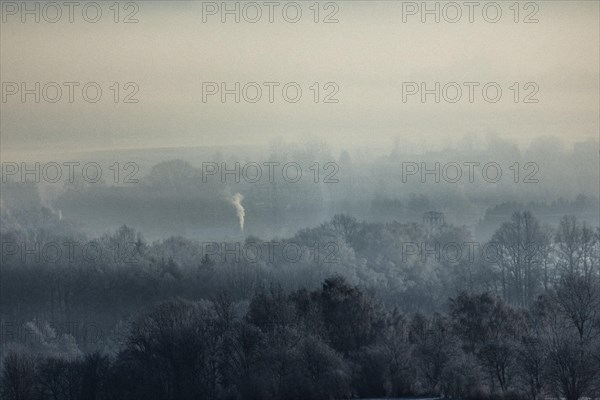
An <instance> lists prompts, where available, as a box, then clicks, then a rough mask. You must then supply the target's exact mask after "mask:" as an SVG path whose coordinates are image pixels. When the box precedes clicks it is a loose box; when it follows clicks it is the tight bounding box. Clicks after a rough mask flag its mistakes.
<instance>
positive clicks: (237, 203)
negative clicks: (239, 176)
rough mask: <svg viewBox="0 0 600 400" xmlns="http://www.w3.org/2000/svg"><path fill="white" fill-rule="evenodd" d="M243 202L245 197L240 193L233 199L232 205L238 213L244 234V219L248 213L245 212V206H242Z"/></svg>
mask: <svg viewBox="0 0 600 400" xmlns="http://www.w3.org/2000/svg"><path fill="white" fill-rule="evenodd" d="M242 200H244V196H242V195H241V194H240V193H236V194H234V195H233V196H232V197H231V204H233V206H234V207H235V212H236V213H237V216H238V219H239V220H240V229H241V230H242V232H243V231H244V217H245V216H246V211H245V210H244V206H242Z"/></svg>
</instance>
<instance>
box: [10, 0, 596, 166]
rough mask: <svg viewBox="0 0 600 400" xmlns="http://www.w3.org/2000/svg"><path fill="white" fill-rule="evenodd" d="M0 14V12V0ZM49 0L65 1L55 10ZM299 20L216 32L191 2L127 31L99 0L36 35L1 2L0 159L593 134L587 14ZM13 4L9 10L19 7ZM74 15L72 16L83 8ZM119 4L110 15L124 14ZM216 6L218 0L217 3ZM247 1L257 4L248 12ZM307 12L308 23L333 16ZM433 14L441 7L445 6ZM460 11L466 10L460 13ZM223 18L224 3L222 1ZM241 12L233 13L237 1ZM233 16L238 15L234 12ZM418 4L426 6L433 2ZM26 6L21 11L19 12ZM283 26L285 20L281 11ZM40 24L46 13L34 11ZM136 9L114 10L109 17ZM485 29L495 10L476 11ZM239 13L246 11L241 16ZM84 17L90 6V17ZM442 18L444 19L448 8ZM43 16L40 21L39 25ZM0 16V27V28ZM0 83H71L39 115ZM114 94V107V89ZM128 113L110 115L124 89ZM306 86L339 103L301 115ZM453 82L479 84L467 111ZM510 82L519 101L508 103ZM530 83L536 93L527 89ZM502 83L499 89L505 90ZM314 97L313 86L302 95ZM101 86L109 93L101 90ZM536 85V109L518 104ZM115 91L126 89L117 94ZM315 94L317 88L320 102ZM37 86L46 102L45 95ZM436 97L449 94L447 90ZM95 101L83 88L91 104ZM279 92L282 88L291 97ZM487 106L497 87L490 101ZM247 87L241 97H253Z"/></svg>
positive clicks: (387, 7)
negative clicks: (279, 143)
mask: <svg viewBox="0 0 600 400" xmlns="http://www.w3.org/2000/svg"><path fill="white" fill-rule="evenodd" d="M5 3H6V2H5ZM58 3H59V4H60V3H62V2H58ZM299 3H300V7H301V9H302V17H301V19H300V21H299V22H298V23H290V22H286V21H285V19H284V18H283V15H282V9H283V5H285V4H287V2H280V5H279V6H278V7H276V8H275V10H274V14H273V18H274V22H273V23H269V22H268V19H269V16H268V11H269V9H268V7H267V6H264V5H263V6H261V9H262V12H263V15H262V18H261V19H260V21H259V22H257V23H249V22H245V21H244V18H243V15H242V16H241V22H240V23H235V22H233V16H228V22H226V23H222V22H221V21H220V14H219V13H217V15H205V17H206V18H207V22H206V23H205V22H203V6H204V7H207V6H209V5H207V4H204V5H203V3H202V2H199V1H198V2H195V1H186V2H168V3H167V2H162V1H152V2H150V1H147V2H138V3H137V5H138V7H139V10H138V11H137V13H136V15H135V18H137V19H138V20H139V22H138V23H132V24H124V23H122V22H120V23H115V22H114V21H113V18H114V13H113V10H111V9H109V5H110V4H112V2H107V3H102V12H103V14H102V18H101V19H100V21H99V22H97V23H88V22H86V21H85V20H84V19H83V18H82V12H81V9H80V8H79V9H75V11H74V22H73V23H69V21H68V9H67V8H66V7H65V8H64V9H63V10H62V11H63V15H62V17H61V19H60V20H59V21H58V22H56V23H48V22H46V21H44V19H43V18H41V21H40V23H35V22H34V21H33V17H32V16H28V17H27V18H29V20H28V21H27V22H26V23H22V22H21V21H20V14H19V11H18V10H17V14H16V15H12V10H10V9H9V11H10V12H7V11H5V10H6V4H4V5H3V11H4V12H3V15H2V17H3V22H2V24H1V31H0V37H1V39H0V44H1V80H2V82H3V96H5V97H6V102H3V103H1V107H2V110H1V111H2V112H1V122H0V124H1V126H0V127H1V147H2V149H1V150H2V154H3V155H5V156H6V155H8V154H17V153H20V152H23V151H28V150H35V151H44V152H54V151H62V150H80V149H94V148H104V149H106V148H108V149H118V148H128V147H162V146H201V145H226V144H250V143H254V144H262V143H267V142H268V141H269V140H271V139H272V138H275V137H280V138H284V139H286V140H292V141H293V140H294V139H297V138H300V137H303V136H305V135H311V136H319V137H323V138H324V139H325V140H326V141H328V142H331V143H333V144H337V145H340V146H357V145H370V146H377V147H385V146H391V145H392V143H393V142H394V138H399V140H400V142H401V143H402V141H406V143H421V142H422V143H436V142H441V143H453V142H458V141H460V139H461V138H462V137H463V135H464V134H466V133H474V134H486V133H489V132H496V133H497V134H498V135H500V136H503V137H506V138H510V139H514V140H518V141H520V142H521V143H527V142H528V141H529V140H531V139H533V138H534V137H538V136H543V135H556V136H558V137H560V138H562V139H563V140H565V141H572V140H584V139H587V138H597V137H598V132H599V130H600V126H599V118H600V117H599V107H600V105H599V91H600V85H599V75H600V70H599V58H600V56H599V48H600V43H599V40H600V39H599V38H600V32H599V2H597V1H583V2H575V1H548V2H544V1H539V2H537V3H535V4H537V6H538V8H539V10H538V11H537V12H536V14H535V16H534V18H537V19H538V20H539V22H538V23H531V24H526V23H523V22H522V20H523V19H524V18H525V17H526V16H527V15H528V14H530V13H532V12H534V11H536V10H535V8H534V7H533V6H528V8H527V9H525V4H526V3H525V2H522V3H520V7H519V8H520V13H519V21H520V22H519V23H515V22H514V18H515V15H514V10H512V9H510V8H509V7H511V5H513V3H514V2H512V1H509V2H499V3H500V6H501V9H502V17H501V18H500V20H499V22H497V23H490V22H487V21H486V20H485V19H484V17H483V12H482V8H483V5H485V4H487V3H490V2H480V6H479V7H477V8H475V10H474V14H473V17H474V22H473V23H470V22H469V15H468V14H469V9H468V8H467V7H465V6H462V7H461V11H462V13H463V15H462V17H461V18H460V20H459V21H458V22H456V23H449V22H446V21H445V20H444V18H443V17H444V14H443V12H442V14H441V21H440V23H435V21H434V20H433V18H434V16H432V15H429V16H427V18H428V20H427V21H426V22H425V23H422V22H421V21H420V18H421V15H420V14H419V13H417V15H405V16H406V18H407V20H406V22H403V7H409V6H408V5H407V4H406V2H405V4H404V5H403V3H402V2H393V1H338V2H335V5H337V8H338V10H337V12H336V14H335V18H337V19H338V20H339V22H338V23H327V24H326V23H322V22H319V23H315V22H314V20H313V18H314V11H313V10H312V9H310V8H309V7H311V5H312V4H313V2H312V1H309V2H299ZM17 4H20V2H18V3H17ZM82 4H85V2H83V3H82ZM124 4H125V3H122V4H121V5H122V6H123V5H124ZM216 4H217V5H218V6H220V4H221V2H218V3H216ZM258 4H259V5H262V4H263V2H262V1H259V2H258ZM326 4H327V3H326V2H321V3H320V13H319V19H320V20H321V19H323V18H324V17H325V16H326V15H328V14H330V13H331V12H333V11H336V10H335V8H334V5H329V6H327V8H325V6H326ZM415 4H417V5H420V4H421V2H418V3H415ZM444 4H445V3H443V2H442V3H440V7H442V6H443V5H444ZM458 4H459V5H460V4H463V2H458ZM229 5H230V7H232V8H233V7H235V4H234V3H233V2H231V3H229ZM241 6H243V4H242V5H241ZM241 6H240V7H241ZM428 6H429V7H431V8H433V7H434V6H435V4H434V2H429V3H428ZM32 7H33V6H32ZM287 10H288V14H287V15H288V17H289V18H293V17H294V14H295V12H294V8H293V7H292V6H289V7H288V9H287ZM46 11H47V14H46V17H47V18H50V19H52V18H53V17H54V13H55V11H54V10H51V9H47V10H46ZM131 11H135V10H134V9H133V8H130V9H127V10H124V9H121V10H120V14H119V18H120V19H121V20H122V19H123V18H124V17H125V16H126V15H127V14H129V12H131ZM487 11H488V13H487V14H486V16H487V17H488V18H491V19H493V18H494V17H495V9H493V7H490V8H488V9H487ZM247 12H248V13H247V14H246V16H247V17H249V18H252V17H253V16H254V14H255V11H254V10H252V9H250V8H248V9H247ZM89 15H91V16H92V17H93V15H94V10H88V16H89ZM445 15H446V17H448V18H454V15H455V10H453V9H450V8H447V9H446V14H445ZM43 16H44V15H42V17H43ZM4 19H6V21H4ZM7 82H9V83H10V82H16V83H17V84H18V85H20V84H21V82H26V83H27V86H28V87H30V88H33V87H34V83H35V82H40V83H41V86H43V85H44V84H46V83H48V82H57V83H59V84H60V85H62V84H63V82H79V83H80V86H79V87H77V88H75V89H74V90H75V91H74V102H73V103H69V101H68V87H67V86H64V85H62V98H61V100H59V101H58V102H56V103H49V102H48V101H46V100H44V98H43V96H42V98H41V100H40V103H35V102H34V96H33V95H28V96H27V98H26V102H25V103H22V102H21V98H20V94H16V95H8V93H7V91H8V90H9V89H10V87H9V86H10V84H8V85H9V86H7ZM87 82H96V83H97V84H98V85H99V86H100V87H101V89H102V91H103V92H102V98H101V99H100V101H98V102H97V103H95V104H92V103H88V102H86V101H85V100H84V99H83V98H82V93H81V87H82V86H83V85H84V84H85V83H87ZM115 82H118V83H119V87H120V92H119V102H118V103H116V104H115V103H114V101H113V96H114V94H115V93H114V92H115V91H114V89H113V90H111V89H110V87H111V85H113V84H114V83H115ZM127 82H134V83H135V84H136V85H137V86H138V87H139V92H138V93H137V94H136V95H135V96H134V98H136V99H138V100H139V102H138V103H123V102H122V100H123V98H124V96H125V95H126V94H127V93H129V92H131V91H132V90H133V86H130V87H128V88H125V87H124V85H125V84H126V83H127ZM203 82H217V83H219V84H220V83H221V82H226V83H227V85H228V86H229V87H234V83H235V82H240V83H241V86H244V84H246V83H248V82H257V83H259V84H260V85H261V88H262V98H261V100H260V101H258V102H257V103H254V104H252V103H248V102H246V101H244V99H243V97H242V99H241V102H240V103H239V104H236V103H235V102H234V101H233V95H230V96H228V97H227V102H226V103H221V100H220V96H219V95H218V94H217V95H214V96H211V97H208V101H207V102H203V96H202V93H203V92H202V89H203ZM263 82H279V83H280V86H278V87H275V89H274V102H273V103H270V102H269V99H268V97H269V96H268V94H269V93H268V91H269V90H268V87H267V86H264V85H263ZM288 82H297V83H298V84H299V86H300V87H301V89H302V91H303V92H302V96H301V98H300V100H299V101H298V102H297V103H288V102H286V101H285V100H284V98H283V96H282V86H283V85H284V84H286V83H288ZM314 82H319V83H320V85H319V87H320V90H319V95H320V100H323V98H324V97H325V95H326V94H327V93H329V92H331V91H332V90H333V88H335V85H330V86H328V87H327V88H325V87H324V85H325V84H326V83H327V82H334V83H335V84H336V85H337V87H339V92H338V93H337V94H336V95H335V96H334V98H337V99H338V100H339V102H338V103H322V102H319V103H314V100H313V96H314V94H315V90H314V86H312V85H313V84H314ZM403 82H416V83H417V84H420V83H421V82H425V83H426V84H427V87H429V88H433V87H434V83H435V82H440V84H441V86H442V87H443V86H444V85H445V84H446V83H448V82H457V83H459V84H460V86H461V90H462V95H463V97H462V98H461V100H459V101H458V102H457V103H449V102H447V101H445V100H444V98H443V97H442V98H441V101H440V103H439V104H438V103H435V102H434V95H433V94H432V95H429V96H428V97H427V98H426V100H427V101H426V102H425V103H422V102H421V98H420V94H417V95H413V96H409V97H407V101H406V102H403V98H402V94H403ZM463 82H477V83H479V84H480V85H479V86H478V87H475V88H474V102H473V103H470V102H469V99H468V97H469V89H468V87H467V86H464V85H463ZM488 82H495V83H497V84H498V85H499V86H500V88H501V89H502V91H503V92H502V97H501V98H500V100H499V101H498V102H497V103H490V102H487V101H486V100H485V99H484V98H483V97H482V87H483V85H484V84H486V83H488ZM515 82H518V85H517V86H518V87H519V100H520V101H519V103H515V102H514V99H513V96H514V95H515V90H514V89H515V88H516V86H513V84H514V83H515ZM527 83H533V84H530V85H529V86H525V85H526V84H527ZM511 86H512V87H513V89H512V90H511V89H510V87H511ZM311 87H313V90H311ZM113 88H114V86H113ZM536 88H539V92H538V93H537V94H535V95H534V96H533V97H532V98H537V99H538V100H539V102H538V103H537V104H534V103H528V104H525V103H523V102H522V100H523V99H524V98H525V96H526V95H528V94H530V93H531V92H532V91H534V90H535V89H536ZM126 89H127V90H126ZM325 89H327V90H325ZM54 90H55V89H54V88H53V87H52V86H48V91H47V93H46V94H47V96H48V97H49V98H52V97H54V95H55V94H54V93H55V92H54ZM448 90H449V91H448V92H447V93H446V94H447V96H448V97H454V96H455V92H454V89H453V88H451V87H448ZM93 92H94V91H93V90H92V89H90V92H89V93H92V95H93ZM288 93H291V94H290V96H293V95H294V90H293V89H290V92H288ZM488 93H489V94H490V97H493V96H494V95H495V94H494V89H493V88H492V89H490V91H489V92H488ZM254 94H255V92H254V89H253V88H249V91H248V92H247V95H248V96H249V97H253V96H254Z"/></svg>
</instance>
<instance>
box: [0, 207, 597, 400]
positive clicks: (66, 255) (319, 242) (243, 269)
mask: <svg viewBox="0 0 600 400" xmlns="http://www.w3.org/2000/svg"><path fill="white" fill-rule="evenodd" d="M2 213H3V214H2V218H3V225H2V232H1V234H2V243H3V247H2V257H3V259H2V269H1V277H2V279H1V281H0V285H1V286H0V289H1V291H0V293H1V302H0V313H1V316H2V320H1V321H0V322H1V323H2V370H1V387H2V395H3V398H6V399H20V400H26V399H161V400H162V399H196V398H207V399H332V398H340V399H345V398H353V397H358V398H372V397H398V396H412V395H439V396H445V397H448V398H457V399H482V398H490V399H491V398H502V399H509V398H510V399H513V398H514V399H537V398H540V396H556V397H564V398H566V399H569V400H571V399H573V400H575V399H580V398H583V397H594V396H596V397H597V396H600V266H599V263H600V256H599V252H600V247H599V230H598V228H597V227H593V226H590V225H588V224H587V223H585V222H582V221H581V220H578V219H577V218H576V217H574V216H564V217H563V218H562V219H561V220H560V223H559V224H558V226H556V227H550V226H548V225H545V224H542V223H541V222H540V221H539V220H538V219H537V218H536V216H535V215H534V214H532V213H531V212H529V211H527V210H522V211H519V212H515V213H514V214H513V215H512V217H511V218H509V219H508V220H506V221H504V222H503V223H501V224H500V225H499V226H498V227H497V229H496V230H495V232H494V233H493V235H492V237H491V239H490V240H489V241H486V242H477V241H476V240H475V239H474V238H473V235H472V233H471V232H470V231H469V230H468V229H467V228H466V227H464V226H462V227H458V226H453V225H451V224H447V223H445V222H444V221H443V220H441V221H440V220H434V222H432V221H430V220H429V219H427V216H428V214H426V215H424V216H423V219H422V221H421V222H420V223H400V222H396V221H394V222H389V223H379V222H365V221H359V220H357V219H356V218H354V217H352V216H350V215H347V214H339V215H336V216H334V217H333V218H332V219H331V220H330V221H329V222H326V223H323V224H321V225H319V226H317V227H314V228H310V229H301V230H300V231H298V232H297V233H296V234H295V235H294V236H293V237H290V238H285V239H269V240H268V241H266V240H262V239H261V238H258V237H255V236H247V237H245V238H244V240H243V241H240V242H234V241H231V242H199V241H196V240H190V239H185V238H183V237H171V238H166V239H163V240H157V241H154V242H151V243H149V242H147V241H146V240H145V239H144V237H143V235H142V234H141V233H140V232H137V231H136V230H134V229H133V228H130V227H127V226H122V227H121V228H119V229H118V230H117V231H116V232H114V233H112V234H105V235H103V236H100V237H91V238H90V237H87V236H86V234H84V233H82V232H81V231H79V230H78V228H77V226H76V225H75V224H74V223H73V222H69V221H68V220H65V219H62V218H60V216H58V215H57V213H56V212H54V211H53V210H51V209H48V208H39V209H37V211H35V210H29V211H28V212H27V213H21V214H19V213H17V212H9V210H6V209H3V210H2ZM17 222H18V223H17ZM265 249H267V250H269V249H270V251H266V250H265ZM283 249H286V250H285V251H283Z"/></svg>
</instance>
